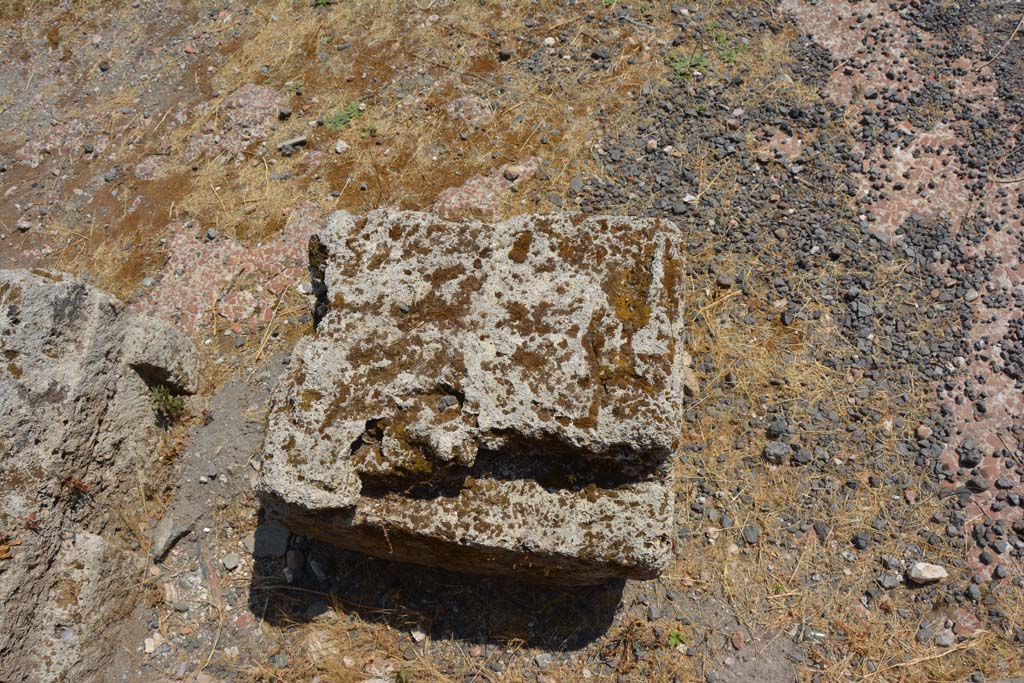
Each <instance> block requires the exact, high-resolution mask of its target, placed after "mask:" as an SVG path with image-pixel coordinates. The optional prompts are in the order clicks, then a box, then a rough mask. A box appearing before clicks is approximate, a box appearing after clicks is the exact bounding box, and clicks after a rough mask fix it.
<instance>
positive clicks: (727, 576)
mask: <svg viewBox="0 0 1024 683" xmlns="http://www.w3.org/2000/svg"><path fill="white" fill-rule="evenodd" d="M1022 22H1024V7H1022V6H1021V5H1019V4H1017V3H1011V2H1001V1H998V0H983V1H980V2H972V3H961V4H959V5H958V4H954V3H950V2H944V1H942V2H940V1H933V0H913V1H909V2H892V3H887V2H875V1H873V0H857V1H847V0H818V1H817V2H810V1H809V0H783V1H782V2H781V3H778V2H774V1H772V2H761V1H757V2H730V1H726V0H723V1H720V2H701V3H664V2H644V3H640V2H637V3H625V2H618V1H610V0H603V1H598V0H594V1H589V0H588V1H573V0H536V1H534V2H521V3H520V2H498V1H496V0H480V1H479V2H478V1H476V0H474V1H472V2H470V1H468V0H467V1H462V0H432V1H428V0H423V1H421V2H418V3H417V2H397V1H393V0H382V1H379V2H364V1H362V0H339V1H337V2H319V1H318V2H313V1H312V0H270V1H268V2H246V1H240V0H220V1H219V2H213V1H212V0H193V1H191V2H186V1H183V2H156V1H154V0H137V1H135V2H98V1H97V0H89V1H81V2H71V1H69V0H65V1H64V2H60V3H41V2H35V1H34V0H19V1H17V2H11V3H5V5H4V6H3V7H2V8H0V35H2V38H0V40H2V43H3V46H4V48H5V49H4V50H3V51H2V53H0V171H2V172H0V197H2V198H0V233H2V234H0V236H2V240H0V266H2V267H5V268H6V267H31V268H52V269H60V270H65V271H69V272H72V273H74V274H76V275H79V276H81V277H83V278H86V279H88V281H90V282H91V283H93V284H95V285H97V286H99V287H101V288H103V289H106V290H108V291H111V292H113V293H114V294H116V295H118V296H119V297H121V298H124V299H125V300H127V301H129V302H130V303H131V305H132V306H133V307H134V308H135V309H136V310H138V311H141V312H145V313H147V314H150V315H154V316H158V317H161V318H163V319H166V320H168V321H170V322H172V323H173V324H175V325H176V326H177V327H178V328H179V329H180V330H182V331H183V332H184V333H185V334H187V335H189V336H190V337H191V338H192V339H193V341H194V342H195V343H196V346H197V348H198V349H199V350H200V352H201V353H202V354H203V356H204V380H205V386H204V388H203V391H202V392H201V395H200V396H199V397H197V398H195V399H191V400H190V402H189V405H188V411H187V414H186V416H185V417H184V418H183V419H182V420H181V421H179V422H178V423H177V424H175V425H172V426H170V427H169V429H168V431H167V435H166V439H165V446H164V448H163V449H162V451H161V452H160V453H158V454H154V461H153V463H152V465H151V467H150V468H149V471H148V475H147V476H148V477H149V478H148V480H147V481H146V482H144V483H143V485H140V491H139V495H138V510H135V511H132V514H131V515H130V517H131V518H133V519H138V520H139V523H138V529H137V534H136V536H137V543H136V549H137V550H139V551H140V552H145V551H149V550H151V547H152V546H153V544H154V542H155V541H160V540H161V539H159V538H158V536H159V533H158V532H159V526H158V525H159V523H160V520H161V519H162V518H165V517H166V516H167V514H171V513H175V511H178V512H177V513H175V514H179V516H180V517H181V519H183V520H185V521H183V522H182V524H183V525H184V526H183V528H184V529H185V530H184V531H182V532H181V534H180V539H178V540H177V542H176V543H170V542H168V546H169V548H168V549H167V552H166V554H165V555H164V556H163V557H162V558H161V560H160V561H154V562H153V563H152V564H151V567H150V568H149V570H148V573H147V575H146V576H145V577H143V578H142V579H140V582H139V586H138V592H139V608H138V610H137V611H136V613H135V614H134V615H133V616H132V619H133V620H134V622H133V623H134V624H135V631H136V635H137V637H136V639H135V640H134V641H133V642H125V643H118V644H116V646H117V647H122V648H124V649H125V651H127V652H128V653H130V655H131V658H132V661H134V662H135V663H136V665H135V666H134V667H133V668H131V669H130V670H125V671H119V672H115V675H116V678H117V679H118V680H129V681H135V680H140V681H141V680H145V681H154V680H155V681H162V680H188V681H206V682H210V681H238V682H242V681H268V682H269V681H289V682H290V681H315V680H319V681H321V682H324V683H326V682H327V681H375V682H377V683H379V682H380V681H389V682H390V681H401V682H402V683H406V682H408V681H434V680H437V681H520V680H525V681H541V682H545V683H547V682H553V681H562V682H566V681H578V680H595V681H696V680H705V681H709V682H711V681H749V680H759V681H760V680H763V681H812V680H813V681H840V680H873V681H947V680H948V681H960V680H972V681H983V680H988V681H997V680H1006V679H1012V678H1014V677H1017V676H1024V571H1022V562H1021V556H1022V552H1024V512H1022V511H1024V507H1022V502H1021V495H1022V493H1024V490H1022V488H1024V485H1022V481H1021V477H1022V472H1024V446H1022V441H1024V432H1022V424H1024V422H1022V420H1024V391H1022V382H1024V360H1022V359H1024V313H1022V307H1024V266H1022V264H1021V260H1022V257H1024V226H1022V217H1024V198H1022V195H1021V188H1022V187H1024V139H1022V131H1021V124H1022V120H1024V119H1022V116H1024V99H1021V98H1022V93H1024V27H1022ZM378 206H397V207H401V208H406V209H418V210H433V211H436V212H438V213H441V214H444V215H447V216H452V217H461V216H476V217H504V216H509V215H514V214H516V213H522V212H558V211H575V210H583V211H587V212H610V213H634V214H641V215H658V216H667V217H671V218H672V219H673V220H675V221H676V222H677V223H678V224H679V225H680V226H681V227H683V228H684V229H685V230H686V233H687V235H688V239H687V247H688V253H689V259H690V263H689V266H688V268H689V276H690V278H691V292H690V295H689V297H688V302H687V304H688V313H687V318H688V322H689V336H690V340H689V341H690V352H691V354H692V355H693V358H694V368H695V371H696V378H695V384H694V386H692V387H691V389H692V392H691V393H692V396H691V403H690V406H689V409H688V411H687V414H686V419H687V424H688V429H687V431H686V433H685V434H683V435H682V448H681V454H680V463H679V482H678V502H677V529H676V535H677V539H678V543H677V550H678V552H677V559H676V560H675V562H674V563H673V565H672V567H671V568H670V570H669V571H668V572H667V573H666V574H665V575H664V576H663V577H662V578H660V579H658V580H656V581H651V582H626V583H619V584H613V585H608V586H603V587H600V588H594V589H587V590H565V589H553V588H545V587H537V586H530V585H525V584H522V583H519V582H515V581H511V580H496V579H488V580H481V579H475V578H471V577H466V576H461V575H456V574H451V573H446V572H443V571H437V570H425V569H422V568H417V567H410V566H406V565H400V564H397V563H393V562H387V561H383V560H374V559H368V558H365V557H362V556H359V555H356V554H350V553H345V552H341V551H338V550H334V549H331V548H329V547H326V546H324V545H321V544H318V543H315V542H312V541H310V540H308V539H304V538H298V537H290V536H289V535H288V534H286V533H283V532H282V531H281V530H280V529H276V528H274V527H272V526H270V525H267V524H265V523H263V520H262V518H261V514H260V511H259V509H258V504H257V502H256V500H255V498H254V497H253V495H252V493H251V490H250V487H249V485H250V483H251V478H252V476H253V470H252V468H251V467H250V464H249V459H250V457H251V455H253V453H251V452H250V451H253V448H252V447H251V446H249V445H248V444H249V443H250V442H252V443H256V442H258V441H259V438H260V434H261V431H260V430H261V429H262V420H263V413H264V411H265V410H266V401H265V397H266V392H267V391H268V390H269V387H270V386H272V384H273V382H274V379H275V377H276V376H277V375H278V372H279V370H280V368H281V367H283V363H284V361H285V360H286V358H287V353H288V351H289V349H290V347H291V345H292V344H293V343H294V341H295V339H296V338H298V337H299V336H300V335H302V334H305V333H307V332H309V330H310V327H311V315H310V305H311V303H312V298H311V296H310V294H309V288H308V285H307V282H308V276H307V274H306V240H307V238H308V236H309V235H310V234H311V232H312V231H313V230H314V229H315V228H316V226H317V225H318V221H320V219H321V218H322V217H323V216H324V215H325V214H326V213H327V212H330V211H332V210H335V209H348V210H350V211H355V212H359V211H365V210H367V209H371V208H375V207H378ZM176 506H177V507H176ZM165 513H166V514H165ZM186 518H187V519H186ZM176 519H177V518H176ZM179 521H180V520H179ZM185 522H187V524H186V523H185ZM0 531H2V533H0V540H3V539H7V541H10V540H16V539H17V538H18V537H19V535H22V534H27V533H31V530H30V529H28V528H11V529H2V530H0ZM176 538H177V535H176ZM16 552H17V546H16V545H4V543H0V571H2V563H3V562H4V559H2V558H3V556H4V555H5V554H8V553H16ZM161 554H162V553H161ZM916 561H927V562H932V563H935V564H938V565H941V566H942V567H944V568H945V569H946V571H947V572H948V574H949V576H948V578H947V579H945V580H943V581H941V582H939V583H936V584H929V585H916V584H914V583H913V582H912V581H909V580H908V579H907V578H906V574H907V571H908V569H909V566H910V565H911V564H912V563H913V562H916ZM112 646H114V645H113V644H112ZM2 678H3V675H2V672H0V679H2Z"/></svg>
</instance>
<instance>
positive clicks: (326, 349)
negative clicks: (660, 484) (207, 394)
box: [261, 210, 685, 509]
mask: <svg viewBox="0 0 1024 683" xmlns="http://www.w3.org/2000/svg"><path fill="white" fill-rule="evenodd" d="M680 243H681V239H680V236H679V233H678V229H677V228H676V227H675V226H674V225H673V224H672V223H670V222H667V221H660V220H654V219H642V218H627V217H587V218H584V217H581V216H573V215H561V216H544V217H538V216H523V217H519V218H516V219H512V220H509V221H505V222H501V223H492V224H486V223H480V222H476V221H471V222H463V223H452V222H445V221H442V220H440V219H438V218H436V217H434V216H432V215H429V214H421V213H413V212H391V211H386V210H382V211H376V212H372V213H370V214H368V216H367V217H365V218H362V219H356V218H355V217H353V216H351V215H349V214H347V213H344V212H341V213H336V214H334V215H333V216H331V218H330V219H329V221H328V224H327V226H326V228H325V229H324V231H323V232H322V233H321V234H320V235H318V236H316V237H314V238H313V241H312V242H311V247H310V253H311V270H312V272H313V277H314V287H315V289H316V290H317V293H318V296H319V300H320V304H319V306H318V316H319V317H321V319H320V321H319V324H318V327H317V331H316V334H315V336H313V337H311V338H307V339H306V340H304V341H303V342H302V343H300V345H299V347H298V348H297V349H296V352H295V356H294V360H293V367H292V370H291V373H290V376H289V378H288V380H287V381H285V382H284V383H283V386H282V388H281V389H280V390H279V394H278V396H277V399H276V401H275V405H274V407H273V408H272V412H271V416H270V422H269V425H268V427H269V429H268V434H267V442H266V445H265V459H264V464H263V479H262V483H261V488H262V490H264V491H270V492H273V493H274V494H275V495H276V496H279V497H280V498H281V499H283V500H285V501H286V502H288V503H290V504H296V505H300V506H301V507H303V508H305V509H318V508H323V509H339V508H345V507H352V506H355V505H356V503H357V501H358V500H359V496H360V493H361V491H362V489H363V488H364V487H366V486H370V485H372V484H373V483H382V482H383V483H386V484H387V485H388V486H391V487H394V485H395V483H396V482H405V483H408V484H410V485H411V484H414V483H416V482H424V481H429V480H431V479H436V477H437V476H438V475H439V474H440V473H443V472H444V471H446V470H449V469H451V468H453V467H460V466H461V467H464V468H465V467H470V466H472V465H473V464H474V462H475V460H476V459H477V456H478V454H479V453H481V452H485V451H486V452H490V453H499V454H500V453H503V452H508V451H510V449H511V451H516V452H517V453H520V454H522V453H532V454H533V455H532V456H530V457H537V458H543V459H546V460H550V459H558V458H565V459H576V458H585V459H587V460H588V462H597V463H607V464H608V466H609V467H610V468H613V469H615V470H616V471H619V472H626V473H628V472H630V471H631V470H637V471H641V470H649V468H650V467H651V464H650V463H651V462H652V461H655V462H659V463H660V462H664V461H665V460H666V459H667V458H669V457H670V455H671V453H672V452H673V451H674V449H675V445H676V442H677V439H678V436H679V433H680V429H681V414H682V406H681V401H682V386H681V382H682V379H681V378H682V363H683V357H684V356H685V354H684V353H683V352H682V349H681V347H680V344H681V337H682V320H681V318H682V287H683V283H682V257H681V254H680V252H679V249H680V247H679V245H680ZM638 476H639V475H638Z"/></svg>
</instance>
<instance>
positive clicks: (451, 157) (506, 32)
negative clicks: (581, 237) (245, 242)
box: [179, 0, 667, 236]
mask: <svg viewBox="0 0 1024 683" xmlns="http://www.w3.org/2000/svg"><path fill="white" fill-rule="evenodd" d="M256 11H257V12H258V13H259V14H260V17H259V21H257V25H258V26H259V28H258V29H257V30H256V31H255V32H254V33H253V34H251V35H249V36H247V37H246V38H245V39H244V40H242V41H240V47H239V48H238V50H237V51H236V52H234V53H233V54H231V55H230V57H229V58H228V60H227V62H226V63H225V64H224V65H223V66H222V67H221V68H220V69H219V70H218V73H217V75H216V76H215V78H214V85H215V87H216V89H217V90H218V91H219V92H220V93H221V96H222V97H224V96H227V95H228V94H230V93H231V92H232V91H233V90H234V89H235V88H236V87H237V86H238V85H240V84H242V83H246V82H255V83H267V84H271V85H273V86H275V87H280V88H281V90H282V92H286V91H287V84H289V83H297V84H301V95H298V94H296V95H293V96H292V97H291V98H290V99H291V103H292V104H293V106H294V109H295V112H296V113H295V115H294V116H293V117H292V119H291V120H290V121H288V122H286V123H283V124H281V125H280V126H279V127H278V129H277V130H276V131H274V132H273V134H272V135H271V138H270V140H269V141H268V144H267V147H268V149H269V153H267V154H265V155H264V154H262V153H259V152H256V151H253V152H252V153H251V154H250V153H247V159H246V163H243V164H241V165H240V166H239V167H237V168H236V167H234V166H233V165H232V164H231V163H228V162H226V160H224V159H213V160H207V161H205V162H204V163H203V168H202V169H201V171H200V172H199V173H197V174H196V176H195V177H194V179H193V182H192V187H191V190H190V192H189V193H188V194H187V195H186V196H185V197H184V198H183V200H182V202H181V206H182V207H183V208H185V209H186V210H188V211H189V212H190V213H192V214H193V215H196V216H199V217H201V218H203V219H204V220H210V221H215V222H217V223H218V224H220V225H223V226H224V227H225V228H226V229H228V230H234V231H235V232H236V233H237V234H239V235H240V236H244V235H250V236H257V235H261V234H269V233H272V232H273V231H274V230H275V229H276V227H277V223H278V220H277V217H278V216H279V215H280V212H281V210H282V209H284V208H286V207H288V206H290V205H291V204H292V203H294V201H296V199H297V198H298V197H299V196H302V195H305V196H306V197H307V198H312V199H314V200H316V201H319V202H320V203H321V204H323V205H324V207H325V208H346V209H350V210H356V211H362V210H366V209H370V208H374V207H377V206H385V205H387V206H396V207H400V208H408V209H421V210H422V209H429V207H430V206H431V205H432V204H433V202H434V199H435V198H436V196H437V194H438V192H439V191H440V190H442V189H445V188H447V187H452V186H457V185H460V184H462V183H463V182H465V180H467V179H468V178H469V177H471V176H472V175H474V174H477V173H481V172H486V171H489V170H490V169H493V168H494V167H496V166H498V165H500V164H502V163H506V162H510V161H521V160H525V159H528V158H530V157H533V156H537V157H540V158H542V159H546V160H549V161H550V162H551V163H550V166H548V167H547V168H546V170H545V175H547V176H548V177H549V178H548V180H547V181H546V182H533V183H528V184H526V185H525V186H524V187H523V188H522V191H520V192H518V193H517V194H515V195H513V197H512V198H511V200H510V201H509V202H507V205H506V206H505V207H504V209H503V211H502V213H505V214H508V213H515V212H520V211H526V210H536V209H537V208H538V207H539V206H540V207H547V208H550V207H551V206H552V205H551V204H549V203H547V199H548V197H549V195H550V194H551V193H552V192H554V194H555V195H559V196H561V198H562V199H563V200H564V199H565V197H564V189H565V187H566V186H567V185H568V182H569V180H570V179H571V178H572V177H573V176H574V175H577V174H584V173H586V172H587V170H588V169H590V168H591V165H592V164H591V156H592V155H591V152H590V146H591V145H592V144H593V143H594V142H595V141H596V139H597V136H598V132H599V131H600V130H601V126H602V124H603V121H604V120H605V119H607V118H608V117H610V116H612V115H614V114H615V113H616V112H617V111H619V110H621V109H622V108H623V107H625V106H627V105H628V104H629V102H630V101H631V99H632V96H633V95H634V94H635V93H636V92H638V91H639V89H640V87H642V85H643V84H644V83H645V82H651V81H654V80H657V79H658V78H660V76H661V73H662V71H663V67H662V65H661V63H660V56H658V55H657V54H656V50H655V49H652V46H653V45H655V44H656V38H657V36H658V35H659V32H661V31H664V30H665V28H666V26H667V24H666V18H667V16H661V14H660V13H659V16H657V19H658V20H659V21H658V22H657V24H658V26H657V27H655V26H652V27H651V29H650V30H647V29H642V28H637V27H634V29H635V30H623V31H621V32H620V33H621V34H622V35H621V36H620V40H621V41H623V44H624V46H625V49H624V50H622V51H621V53H620V54H618V55H617V57H616V59H615V61H614V62H613V63H612V64H611V66H610V68H609V69H607V70H605V71H596V70H595V71H591V70H589V69H588V68H584V69H582V70H580V69H579V67H578V65H577V62H574V63H573V66H572V68H571V69H570V68H562V67H560V66H558V63H559V60H560V56H561V55H563V54H570V55H573V56H574V59H576V60H578V58H579V56H580V55H581V54H582V55H584V58H587V57H588V56H589V53H590V51H591V50H592V49H593V47H594V46H596V45H597V44H598V43H599V42H609V39H608V38H607V32H599V31H597V30H596V29H594V28H593V27H592V22H588V21H586V20H585V14H586V13H587V12H593V13H594V14H595V15H597V16H601V15H602V14H604V13H605V12H606V10H605V9H604V8H603V6H602V5H600V4H599V3H593V4H591V5H588V6H587V7H586V8H583V9H567V8H565V7H560V6H559V4H558V3H556V2H554V1H552V0H546V1H545V2H539V3H533V4H531V5H524V4H521V3H506V4H502V5H498V4H488V5H485V6H482V5H481V4H480V3H476V2H461V1H460V2H452V1H449V2H437V3H431V6H430V10H429V12H426V11H423V12H421V11H417V10H415V9H412V10H410V7H409V5H408V4H407V3H403V2H397V0H389V1H387V2H367V1H361V2H346V3H339V4H336V5H333V6H332V7H331V8H330V9H329V10H324V11H312V10H310V9H309V8H308V7H307V6H306V5H305V4H304V3H303V4H299V3H294V2H291V1H290V0H281V1H279V2H277V3H276V4H274V5H269V6H260V7H258V8H256ZM528 15H529V16H532V17H536V18H537V21H538V25H537V27H536V28H534V29H531V30H530V31H528V32H524V31H523V28H522V27H523V23H522V22H523V20H524V18H525V17H526V16H528ZM274 17H276V18H277V19H278V20H277V21H274ZM641 31H643V33H641ZM598 33H600V34H601V37H600V38H598V37H596V36H597V35H598ZM526 34H528V35H529V36H532V37H537V36H541V37H544V36H551V37H553V38H556V39H557V40H558V42H557V44H556V46H555V48H554V51H556V52H557V54H555V55H547V54H544V58H545V59H548V60H550V61H552V62H554V63H555V64H556V69H555V70H554V75H553V76H545V77H543V78H542V77H538V76H536V75H533V74H531V73H529V72H528V71H527V70H525V69H524V68H522V65H520V64H519V63H518V62H520V61H521V60H524V59H526V58H527V57H528V55H529V54H531V53H533V52H538V53H546V48H544V47H543V46H542V45H541V44H539V40H538V41H537V42H534V43H532V44H531V43H529V42H527V40H526V37H527V36H526ZM641 37H642V38H643V40H640V38H641ZM343 43H351V47H349V48H348V49H346V50H344V51H343V52H338V51H337V50H336V49H335V46H336V45H338V44H343ZM499 49H507V50H510V51H511V52H512V53H513V56H512V58H511V59H510V61H509V62H508V63H506V64H502V63H501V62H499V61H498V54H497V53H498V51H499ZM562 61H564V60H562ZM579 73H582V74H583V77H582V78H580V79H577V75H578V74H579ZM399 93H401V94H403V95H404V97H402V98H401V99H398V98H397V97H396V95H398V94H399ZM462 96H473V97H478V98H481V99H482V100H483V101H487V102H495V101H497V102H498V103H499V106H498V108H497V109H496V111H495V113H494V115H493V116H492V117H491V118H490V119H489V120H487V121H485V122H482V123H480V124H479V126H477V125H473V124H470V123H467V122H465V121H463V120H461V119H459V118H457V117H455V116H453V115H451V114H450V113H449V112H447V111H446V106H447V105H448V104H449V103H450V102H451V101H453V100H455V99H457V98H459V97H462ZM353 103H362V104H363V105H364V106H365V108H366V109H365V112H364V113H363V115H362V116H360V117H359V118H357V119H355V120H353V121H352V122H351V123H350V124H349V125H348V126H347V127H346V128H345V129H344V130H341V131H339V132H336V133H335V132H332V131H331V130H329V128H328V127H327V126H323V127H319V128H310V126H309V125H308V122H309V121H310V120H312V119H316V118H320V119H321V120H323V119H325V118H326V117H328V116H329V115H330V114H331V113H333V112H337V111H339V110H341V109H343V108H345V107H346V106H349V105H351V104H353ZM212 111H214V112H215V111H216V107H214V108H213V110H212ZM205 123H206V120H204V119H200V120H197V121H195V122H194V123H193V125H192V126H191V127H190V128H189V129H187V130H184V131H182V135H181V136H180V139H179V148H180V146H183V145H184V143H185V138H186V137H187V136H188V135H190V134H194V133H195V132H196V131H198V130H199V129H200V128H201V127H202V126H203V125H204V124H205ZM297 134H306V135H308V136H309V137H310V138H311V144H310V149H315V150H319V151H322V152H324V158H323V161H322V165H320V166H319V167H318V168H317V169H316V170H315V171H313V172H310V173H306V174H305V176H304V177H303V179H302V181H301V182H298V183H294V182H292V183H289V185H291V189H288V190H284V189H282V190H279V191H274V190H273V185H274V183H273V182H269V183H268V181H267V179H266V176H267V175H268V174H269V173H270V172H277V173H283V172H292V173H295V174H296V175H299V174H300V173H301V172H302V170H301V169H302V164H303V163H304V161H303V155H301V154H300V155H296V157H294V158H293V159H283V158H282V157H280V156H279V155H277V154H276V152H275V147H276V143H278V142H280V141H282V140H285V139H287V138H289V137H291V136H293V135H297ZM339 138H340V139H344V140H346V141H347V142H348V143H349V144H350V145H351V149H350V151H349V152H348V153H346V154H344V155H334V154H333V153H332V152H331V149H332V148H333V146H334V141H335V140H337V139H339ZM313 175H319V176H320V178H321V180H315V179H311V176H313ZM279 184H283V183H279ZM364 184H365V189H363V190H361V189H360V187H361V186H363V185H364ZM213 188H220V190H219V191H213ZM331 191H336V192H340V195H341V196H340V197H337V198H332V197H330V192H331ZM218 194H219V195H220V196H218ZM225 195H226V196H230V197H233V198H236V199H235V200H234V201H230V202H225V201H223V196H225ZM239 197H240V198H243V199H242V201H241V202H239V201H238V200H237V198H239Z"/></svg>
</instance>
